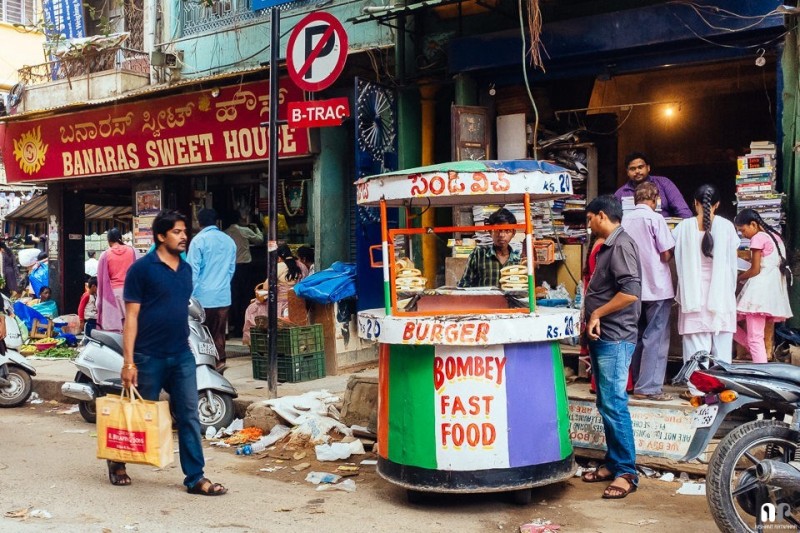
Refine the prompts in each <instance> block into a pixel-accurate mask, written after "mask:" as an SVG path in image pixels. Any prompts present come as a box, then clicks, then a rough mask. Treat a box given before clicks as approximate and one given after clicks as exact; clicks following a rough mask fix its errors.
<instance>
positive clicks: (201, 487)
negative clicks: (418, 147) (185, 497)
mask: <svg viewBox="0 0 800 533" xmlns="http://www.w3.org/2000/svg"><path fill="white" fill-rule="evenodd" d="M186 492H188V493H189V494H200V495H202V496H222V495H223V494H225V493H226V492H228V489H226V488H225V487H223V486H222V485H220V484H219V483H211V480H209V479H208V478H203V479H201V480H200V481H198V482H197V483H195V484H194V485H192V486H191V487H188V488H187V489H186Z"/></svg>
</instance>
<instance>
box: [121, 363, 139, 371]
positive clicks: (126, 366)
mask: <svg viewBox="0 0 800 533" xmlns="http://www.w3.org/2000/svg"><path fill="white" fill-rule="evenodd" d="M122 369H123V370H134V369H136V365H135V364H133V363H129V364H125V365H122Z"/></svg>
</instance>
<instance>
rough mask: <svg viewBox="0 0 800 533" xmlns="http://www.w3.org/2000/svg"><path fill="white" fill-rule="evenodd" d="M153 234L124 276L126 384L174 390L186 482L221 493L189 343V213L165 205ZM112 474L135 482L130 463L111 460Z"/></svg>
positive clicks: (117, 480) (114, 479) (148, 394)
mask: <svg viewBox="0 0 800 533" xmlns="http://www.w3.org/2000/svg"><path fill="white" fill-rule="evenodd" d="M153 237H154V239H155V241H156V249H155V250H154V251H153V252H151V253H149V254H146V255H145V256H144V257H142V258H141V259H139V260H138V261H136V262H135V263H134V264H133V265H132V266H131V268H130V270H128V274H127V276H126V278H125V291H124V296H123V297H124V299H125V325H124V329H123V331H122V352H123V358H124V361H123V365H122V384H123V386H124V387H126V388H128V387H130V386H131V385H133V386H134V387H138V389H139V393H140V394H141V395H142V397H143V398H144V399H146V400H158V396H159V394H160V393H161V390H162V389H164V390H166V391H168V392H169V394H170V403H171V404H172V408H173V412H174V415H175V418H176V419H177V421H178V444H179V447H180V460H181V468H182V469H183V473H184V475H185V476H186V477H185V479H184V481H183V483H184V485H186V488H187V490H188V492H189V493H191V494H203V495H206V496H218V495H221V494H225V493H226V492H227V491H228V489H226V488H225V487H223V486H222V485H220V484H219V483H212V482H211V481H209V480H208V479H206V477H205V476H204V475H203V467H204V466H205V459H204V458H203V446H202V443H201V441H200V418H199V417H198V414H197V378H196V373H195V372H196V370H195V360H194V355H192V351H191V349H190V348H189V298H190V297H191V295H192V269H191V267H190V266H189V265H188V264H187V263H186V261H184V260H182V259H181V256H180V254H181V252H183V251H185V250H186V217H184V216H183V215H182V214H180V213H179V212H177V211H174V210H165V211H161V212H160V213H159V214H158V215H157V216H156V218H155V219H154V220H153ZM140 333H141V334H140ZM108 478H109V480H110V481H111V484H112V485H130V483H131V478H130V477H129V476H128V474H127V472H126V469H125V463H116V462H113V461H108Z"/></svg>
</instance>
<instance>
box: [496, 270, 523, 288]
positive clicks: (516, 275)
mask: <svg viewBox="0 0 800 533" xmlns="http://www.w3.org/2000/svg"><path fill="white" fill-rule="evenodd" d="M500 288H501V289H503V290H504V291H524V290H528V267H527V266H525V265H509V266H506V267H503V268H501V269H500Z"/></svg>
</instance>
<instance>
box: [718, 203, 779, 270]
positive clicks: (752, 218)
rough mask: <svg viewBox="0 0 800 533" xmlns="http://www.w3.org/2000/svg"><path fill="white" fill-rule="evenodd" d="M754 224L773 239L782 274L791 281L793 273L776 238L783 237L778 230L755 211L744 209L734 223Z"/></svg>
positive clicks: (742, 224)
mask: <svg viewBox="0 0 800 533" xmlns="http://www.w3.org/2000/svg"><path fill="white" fill-rule="evenodd" d="M753 222H755V223H756V225H758V228H759V229H760V230H761V231H763V232H764V233H766V234H767V235H769V237H770V239H772V242H773V243H774V244H775V250H776V251H777V252H778V255H779V256H780V258H781V272H782V273H783V275H784V277H786V279H787V280H789V279H790V277H791V275H792V271H791V269H790V268H789V260H788V259H787V258H786V255H785V254H784V253H783V251H781V246H780V244H779V243H778V239H777V238H776V237H780V236H781V234H780V233H779V232H778V230H776V229H775V228H773V227H772V226H770V225H769V224H767V223H766V222H764V219H763V218H761V215H760V214H759V213H758V211H756V210H755V209H742V210H741V211H740V212H739V214H738V215H736V218H734V219H733V223H734V224H735V225H737V226H745V225H747V224H751V223H753Z"/></svg>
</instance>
